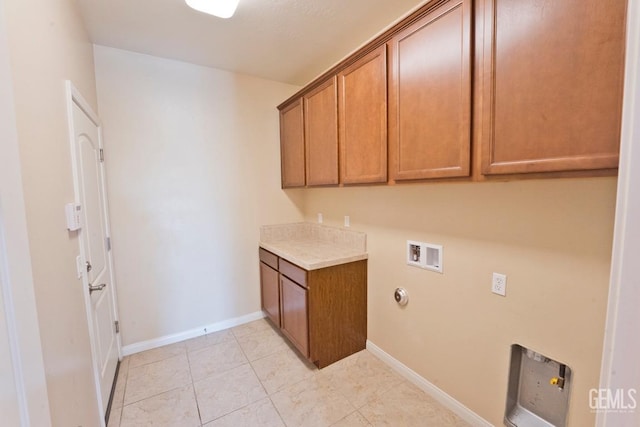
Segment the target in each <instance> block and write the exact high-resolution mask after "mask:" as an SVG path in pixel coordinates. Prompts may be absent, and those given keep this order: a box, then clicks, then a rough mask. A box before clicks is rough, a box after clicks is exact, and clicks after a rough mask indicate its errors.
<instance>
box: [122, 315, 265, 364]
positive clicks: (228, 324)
mask: <svg viewBox="0 0 640 427" xmlns="http://www.w3.org/2000/svg"><path fill="white" fill-rule="evenodd" d="M264 317H265V316H264V313H263V312H262V311H256V312H255V313H250V314H247V315H245V316H240V317H234V318H233V319H227V320H223V321H222V322H217V323H214V324H212V325H207V326H201V327H199V328H196V329H191V330H189V331H185V332H180V333H177V334H172V335H165V336H163V337H158V338H154V339H151V340H147V341H141V342H137V343H134V344H129V345H125V346H123V347H122V355H123V356H130V355H132V354H135V353H140V352H141V351H146V350H151V349H153V348H158V347H162V346H163V345H168V344H174V343H177V342H180V341H184V340H188V339H191V338H195V337H199V336H201V335H204V334H209V333H211V332H217V331H222V330H224V329H229V328H233V327H234V326H238V325H243V324H245V323H249V322H253V321H254V320H259V319H262V318H264Z"/></svg>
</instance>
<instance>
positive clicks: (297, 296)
mask: <svg viewBox="0 0 640 427" xmlns="http://www.w3.org/2000/svg"><path fill="white" fill-rule="evenodd" d="M280 294H281V298H282V332H283V333H284V334H285V335H286V336H287V338H289V339H290V340H291V342H292V343H293V344H294V345H295V346H296V347H297V348H298V350H300V353H302V354H303V355H304V356H305V357H309V321H308V315H307V307H308V302H307V290H306V289H304V288H303V287H301V286H298V284H296V283H295V282H292V281H291V280H289V279H287V278H286V277H284V276H280Z"/></svg>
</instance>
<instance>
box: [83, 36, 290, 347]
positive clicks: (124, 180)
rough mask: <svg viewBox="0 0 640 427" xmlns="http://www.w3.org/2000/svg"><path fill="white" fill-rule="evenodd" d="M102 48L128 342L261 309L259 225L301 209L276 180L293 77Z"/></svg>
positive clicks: (103, 111) (100, 76)
mask: <svg viewBox="0 0 640 427" xmlns="http://www.w3.org/2000/svg"><path fill="white" fill-rule="evenodd" d="M95 58H96V59H95V62H96V76H97V85H98V94H99V107H100V116H101V119H102V121H103V125H104V146H105V152H106V159H107V160H106V169H107V184H108V195H109V199H110V212H111V224H112V233H113V249H114V252H113V253H114V262H115V270H116V282H117V289H118V301H119V308H120V320H121V325H122V328H121V331H122V340H123V344H124V345H125V346H129V345H135V344H136V343H141V342H144V341H148V340H157V339H158V338H161V337H166V336H168V335H172V334H181V333H184V332H186V331H190V330H194V329H197V328H201V327H204V326H207V325H212V324H215V323H217V322H223V321H227V320H229V319H233V318H237V317H240V316H244V315H247V314H251V313H255V312H258V311H260V291H259V278H258V268H257V265H258V258H257V253H258V250H257V243H258V230H259V226H260V225H262V224H269V223H277V222H290V221H298V220H301V218H302V214H301V212H300V210H299V208H298V207H297V205H296V202H297V199H298V198H299V195H300V193H297V192H291V193H288V194H285V193H283V192H282V191H281V190H280V171H279V167H278V165H279V143H278V141H279V129H278V113H277V110H276V108H275V106H276V105H277V103H278V102H279V101H281V100H282V99H285V98H286V97H287V96H289V95H290V94H291V93H292V92H293V91H295V90H296V89H297V88H296V87H293V86H289V85H285V84H280V83H275V82H270V81H266V80H261V79H257V78H252V77H247V76H242V75H237V74H233V73H229V72H225V71H220V70H215V69H211V68H206V67H200V66H195V65H191V64H187V63H183V62H178V61H172V60H166V59H160V58H156V57H152V56H147V55H140V54H136V53H132V52H127V51H122V50H117V49H112V48H107V47H102V46H96V47H95ZM298 204H299V205H301V203H300V202H299V201H298Z"/></svg>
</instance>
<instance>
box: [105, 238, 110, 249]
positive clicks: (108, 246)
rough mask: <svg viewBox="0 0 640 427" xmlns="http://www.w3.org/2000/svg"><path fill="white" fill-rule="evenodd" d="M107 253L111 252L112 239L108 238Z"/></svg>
mask: <svg viewBox="0 0 640 427" xmlns="http://www.w3.org/2000/svg"><path fill="white" fill-rule="evenodd" d="M105 240H106V244H107V252H108V251H110V250H111V237H106V238H105Z"/></svg>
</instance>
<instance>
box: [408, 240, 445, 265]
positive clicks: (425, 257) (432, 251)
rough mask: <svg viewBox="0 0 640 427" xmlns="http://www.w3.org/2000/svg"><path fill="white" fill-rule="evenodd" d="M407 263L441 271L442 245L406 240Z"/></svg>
mask: <svg viewBox="0 0 640 427" xmlns="http://www.w3.org/2000/svg"><path fill="white" fill-rule="evenodd" d="M407 265H411V266H413V267H420V268H424V269H425V270H431V271H436V272H438V273H442V245H435V244H433V243H424V242H416V241H413V240H407Z"/></svg>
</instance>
